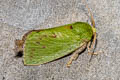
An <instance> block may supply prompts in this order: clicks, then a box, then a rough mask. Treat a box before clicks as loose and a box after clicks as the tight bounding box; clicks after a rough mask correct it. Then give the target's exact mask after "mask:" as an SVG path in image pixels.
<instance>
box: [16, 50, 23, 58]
mask: <svg viewBox="0 0 120 80" xmlns="http://www.w3.org/2000/svg"><path fill="white" fill-rule="evenodd" d="M22 56H23V51H19V52H18V53H17V55H16V56H15V57H22Z"/></svg>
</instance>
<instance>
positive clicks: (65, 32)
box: [15, 5, 96, 67]
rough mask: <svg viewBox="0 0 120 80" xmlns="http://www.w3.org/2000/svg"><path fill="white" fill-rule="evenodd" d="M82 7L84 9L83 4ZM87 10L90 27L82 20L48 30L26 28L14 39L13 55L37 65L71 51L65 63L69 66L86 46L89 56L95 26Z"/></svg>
mask: <svg viewBox="0 0 120 80" xmlns="http://www.w3.org/2000/svg"><path fill="white" fill-rule="evenodd" d="M86 7H87V8H88V6H87V5H86ZM88 12H89V13H90V16H91V23H92V26H91V25H89V24H88V23H86V22H75V23H72V24H66V25H63V26H59V27H54V28H49V29H40V30H31V31H28V32H27V33H26V34H24V35H23V37H22V40H16V41H15V44H16V51H17V56H23V61H24V65H40V64H44V63H47V62H51V61H53V60H56V59H58V58H61V57H64V56H66V55H68V54H70V53H72V56H71V58H70V60H69V61H68V62H67V66H68V67H69V66H70V64H71V63H72V61H73V60H76V59H77V57H78V55H79V53H81V52H82V51H83V50H85V49H86V48H87V49H88V53H89V54H92V55H93V54H94V45H95V42H96V29H95V21H94V19H93V15H92V13H91V12H90V9H89V8H88Z"/></svg>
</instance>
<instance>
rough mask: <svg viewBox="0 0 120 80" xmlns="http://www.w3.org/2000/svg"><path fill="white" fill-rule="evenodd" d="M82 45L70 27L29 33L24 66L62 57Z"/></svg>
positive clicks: (25, 47)
mask: <svg viewBox="0 0 120 80" xmlns="http://www.w3.org/2000/svg"><path fill="white" fill-rule="evenodd" d="M81 45H82V41H81V39H80V36H79V35H76V34H74V33H73V32H72V28H71V26H64V27H58V28H53V29H47V30H43V31H33V32H31V33H30V34H29V35H28V36H27V37H26V40H25V45H24V64H25V65H38V64H43V63H46V62H49V61H52V60H55V59H58V58H60V57H63V56H65V55H67V54H69V53H71V52H72V51H74V50H75V49H77V48H79V47H80V46H81Z"/></svg>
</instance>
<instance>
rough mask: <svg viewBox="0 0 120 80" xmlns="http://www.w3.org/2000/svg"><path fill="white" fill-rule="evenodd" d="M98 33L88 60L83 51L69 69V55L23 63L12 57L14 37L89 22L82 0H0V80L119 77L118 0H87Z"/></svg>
mask: <svg viewBox="0 0 120 80" xmlns="http://www.w3.org/2000/svg"><path fill="white" fill-rule="evenodd" d="M87 4H88V6H89V8H90V9H91V11H92V12H93V15H94V19H95V22H96V28H97V33H98V37H97V39H98V44H97V48H96V51H102V53H100V54H99V55H97V56H94V57H93V59H92V61H91V62H89V58H90V55H88V54H87V51H85V52H84V53H83V54H81V55H80V56H79V58H78V59H77V60H76V61H74V62H73V64H72V65H71V67H70V68H67V67H66V62H67V61H68V60H69V58H70V56H67V57H65V58H62V59H59V60H56V61H54V62H50V63H48V64H44V65H40V66H24V65H23V62H22V58H15V57H14V56H15V53H14V51H13V49H14V40H15V39H21V38H22V36H23V35H24V33H26V32H27V31H29V30H32V29H43V28H50V27H55V26H59V25H63V24H68V23H72V22H75V21H83V22H88V23H90V19H89V17H88V14H87V9H86V8H85V6H84V4H83V3H82V2H81V0H0V80H120V55H119V54H120V31H119V30H120V0H89V1H87Z"/></svg>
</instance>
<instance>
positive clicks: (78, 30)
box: [72, 22, 93, 40]
mask: <svg viewBox="0 0 120 80" xmlns="http://www.w3.org/2000/svg"><path fill="white" fill-rule="evenodd" d="M72 26H73V31H74V33H75V34H77V35H79V36H80V37H81V39H87V40H91V38H92V36H93V29H92V27H91V26H90V25H89V24H88V23H85V22H76V23H74V24H73V25H72Z"/></svg>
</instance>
